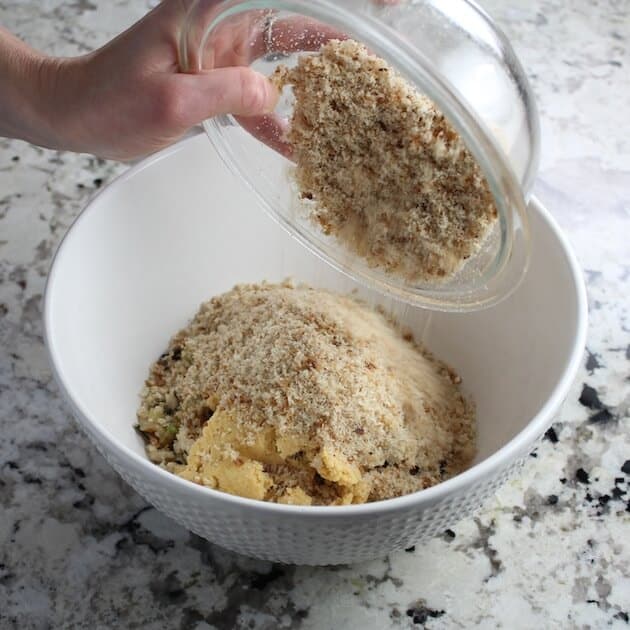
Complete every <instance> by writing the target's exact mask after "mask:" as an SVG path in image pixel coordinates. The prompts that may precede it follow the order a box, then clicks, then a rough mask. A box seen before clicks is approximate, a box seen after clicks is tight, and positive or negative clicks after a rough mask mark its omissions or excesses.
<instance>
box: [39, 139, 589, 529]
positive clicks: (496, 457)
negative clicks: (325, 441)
mask: <svg viewBox="0 0 630 630" xmlns="http://www.w3.org/2000/svg"><path fill="white" fill-rule="evenodd" d="M200 138H202V139H201V140H200ZM195 141H205V138H203V137H202V136H198V135H195V136H193V137H188V138H184V139H183V140H180V141H179V142H177V143H175V144H173V145H172V146H170V147H168V148H166V149H163V150H162V151H159V152H158V153H155V154H153V155H151V156H149V157H147V158H145V159H144V160H142V161H141V162H139V163H138V164H136V165H134V166H132V167H131V168H130V169H129V170H127V171H125V172H124V173H122V174H121V175H120V176H118V177H117V178H116V179H114V180H113V181H112V182H111V183H110V184H109V185H107V186H106V187H105V188H103V189H102V190H100V191H99V192H98V193H96V194H95V195H94V196H93V197H92V198H91V199H90V200H89V201H88V203H87V205H86V206H85V208H84V209H83V210H82V211H81V212H80V214H79V215H78V216H77V217H76V219H75V220H74V221H73V222H72V224H71V225H70V227H69V228H68V230H67V231H66V234H65V235H64V237H63V238H62V240H61V242H60V244H59V246H58V248H57V251H56V253H55V255H54V257H53V260H52V263H51V267H50V271H49V274H48V278H47V281H46V287H45V290H44V343H45V346H46V349H47V351H48V356H49V359H50V363H51V367H52V372H53V376H54V378H55V381H56V382H57V385H58V387H59V389H60V391H61V393H62V395H63V397H64V398H65V399H66V401H67V402H68V403H69V405H70V407H71V409H72V410H73V412H74V416H75V417H76V418H77V420H79V421H80V423H81V424H83V425H88V426H89V427H90V429H91V431H92V432H93V433H94V434H96V435H97V436H98V439H99V441H100V442H102V443H103V444H104V445H105V446H106V450H110V451H114V452H117V453H119V454H120V455H122V456H124V458H125V459H126V460H128V462H129V463H132V464H135V467H139V468H141V469H144V470H145V471H146V474H147V475H148V476H157V479H158V480H161V481H162V482H163V483H164V484H165V485H166V486H169V485H170V486H171V487H172V488H173V490H174V491H178V490H179V491H181V492H183V493H193V494H195V493H196V494H197V496H198V497H199V501H200V502H203V501H205V500H208V499H212V500H215V501H224V502H225V503H226V504H228V505H230V506H231V507H233V508H245V509H248V508H249V509H254V510H260V511H262V512H267V513H275V514H278V515H279V516H280V515H283V514H285V515H291V516H298V515H299V516H305V515H310V516H314V517H315V516H318V517H327V518H328V517H331V518H335V517H349V516H359V515H361V516H366V515H382V514H384V513H388V512H396V511H401V510H407V509H410V508H421V507H422V506H423V504H433V503H437V502H439V501H440V500H442V499H445V498H447V497H448V496H449V495H451V494H456V493H458V492H460V491H461V490H463V489H464V488H466V487H470V486H473V485H474V484H475V483H478V482H480V481H482V480H483V478H484V477H486V476H487V475H489V474H491V473H492V472H493V471H494V470H500V469H503V468H504V467H507V465H509V463H510V462H511V461H513V460H514V459H516V458H517V457H518V455H519V451H520V450H521V449H522V448H523V447H524V446H526V445H528V444H531V443H533V442H534V441H535V440H536V439H537V438H538V437H540V435H542V433H543V432H544V431H546V430H547V428H548V426H549V423H550V420H551V419H552V418H553V416H554V414H555V413H556V412H557V411H558V409H559V408H560V406H561V404H562V403H563V401H564V399H565V397H566V395H567V393H568V391H569V388H570V387H571V385H572V384H573V381H574V379H575V377H576V374H577V371H578V369H579V366H580V364H581V361H582V357H583V354H584V349H585V347H586V330H587V318H588V306H587V298H586V287H585V284H584V278H583V274H582V271H581V268H580V266H579V263H578V261H577V258H576V256H575V254H574V253H573V250H572V248H571V245H570V243H569V241H568V239H567V237H566V236H565V235H564V233H563V232H562V230H561V229H560V227H559V225H558V224H557V223H556V221H555V219H554V218H553V217H552V216H551V214H550V213H549V211H548V210H547V209H546V208H545V207H544V206H543V205H542V204H541V203H540V201H539V200H538V199H537V198H536V197H533V196H532V197H531V199H530V202H529V203H530V204H531V205H533V206H534V207H535V209H536V211H537V212H538V214H540V215H541V216H542V218H543V219H544V220H545V221H546V223H547V224H548V226H549V227H550V228H551V231H552V232H553V233H554V235H555V237H556V238H557V239H558V242H559V243H560V245H561V247H562V251H563V253H564V255H565V257H566V259H567V261H568V264H569V268H570V271H571V278H572V280H573V287H574V290H575V293H576V297H577V313H576V316H577V333H576V336H575V341H574V343H573V348H572V350H571V354H570V356H569V358H568V360H567V361H566V362H565V365H564V367H563V370H562V375H561V377H560V379H559V381H558V383H557V385H556V386H555V387H554V389H553V391H552V393H551V395H550V396H549V398H548V399H547V401H546V402H545V403H544V404H543V406H542V408H541V409H540V410H539V412H538V413H537V414H536V415H535V416H534V417H533V418H532V419H531V420H530V421H529V422H528V423H527V425H526V426H525V427H524V428H523V429H522V430H521V431H520V432H519V433H517V434H516V435H515V436H514V437H513V438H512V439H511V440H510V441H509V442H507V443H506V444H505V445H503V446H502V447H501V448H499V449H498V450H497V451H496V452H495V453H493V454H492V455H490V456H489V457H487V458H486V459H484V460H482V461H481V462H479V463H478V464H475V465H473V466H471V467H470V468H468V469H467V470H465V471H464V472H462V473H460V474H459V475H456V476H455V477H451V478H450V479H447V480H446V481H443V482H441V483H439V484H437V485H435V486H432V487H430V488H427V489H425V490H419V491H418V492H413V493H411V494H407V495H404V496H401V497H395V498H393V499H385V500H382V501H374V502H371V503H362V504H358V505H338V506H299V505H284V504H280V503H271V502H268V501H259V500H256V499H247V498H244V497H240V496H236V495H232V494H228V493H227V492H221V491H218V490H213V489H212V488H207V487H205V486H201V485H199V484H195V483H193V482H191V481H188V480H186V479H182V478H181V477H178V476H177V475H174V474H173V473H170V472H168V471H166V470H164V469H162V468H160V467H159V466H156V465H155V464H153V463H152V462H150V461H149V460H148V459H146V458H144V457H142V456H140V455H138V453H135V452H134V451H132V450H131V449H130V448H129V447H127V446H125V445H124V444H120V443H118V442H117V441H116V440H115V439H114V438H113V437H111V436H110V435H109V433H108V432H107V431H106V430H104V429H103V428H102V427H101V426H100V424H99V422H98V419H97V418H95V417H94V416H93V415H91V414H90V413H89V412H88V411H87V410H86V409H84V408H83V407H82V405H80V404H79V403H78V402H77V401H75V400H74V399H73V398H72V395H71V394H70V389H69V386H68V385H67V384H66V379H65V378H64V375H63V374H62V372H61V367H60V362H59V360H58V350H57V348H56V346H55V343H54V341H53V340H52V336H51V333H52V311H51V309H52V306H51V300H52V288H53V286H54V283H55V279H56V277H57V273H58V269H57V265H56V262H57V259H58V257H59V256H60V254H61V252H62V251H63V249H64V247H65V246H66V245H67V243H68V242H69V240H70V239H71V238H72V235H73V233H74V228H75V227H76V226H77V225H78V224H79V222H80V221H81V220H83V219H84V218H85V217H86V216H87V215H88V214H89V213H90V212H92V211H93V209H94V206H95V202H96V200H97V199H100V198H101V197H102V196H106V195H108V194H110V193H111V191H112V190H113V189H115V188H116V187H119V186H121V185H123V184H124V183H125V182H126V181H127V180H129V179H131V178H132V177H134V176H135V175H136V174H138V173H139V172H140V171H143V170H144V169H146V168H149V167H150V166H152V165H153V164H155V163H157V162H159V161H161V160H163V159H165V158H167V157H169V156H171V155H173V154H175V153H179V152H180V151H182V150H183V149H185V148H186V146H187V145H188V144H189V143H192V142H195ZM252 203H254V200H253V198H252ZM261 212H262V210H261ZM270 220H271V219H270ZM147 369H148V367H147Z"/></svg>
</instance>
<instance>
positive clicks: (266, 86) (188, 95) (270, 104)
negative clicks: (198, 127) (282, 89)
mask: <svg viewBox="0 0 630 630" xmlns="http://www.w3.org/2000/svg"><path fill="white" fill-rule="evenodd" d="M178 82H179V84H180V86H181V91H182V92H181V93H182V94H183V101H184V102H183V103H181V105H180V106H181V107H182V108H183V109H184V110H185V112H186V115H185V118H186V121H187V122H188V123H189V124H191V125H194V124H197V123H199V122H201V121H202V120H205V119H206V118H212V117H213V116H217V115H219V114H235V115H241V116H257V115H262V114H265V113H269V112H272V111H273V109H274V107H275V106H276V103H277V101H278V91H277V90H276V88H275V87H274V86H273V85H272V83H271V82H270V81H269V80H268V79H267V78H266V77H265V76H263V75H262V74H259V73H257V72H254V71H253V70H251V69H250V68H243V67H237V68H218V69H216V70H212V71H210V72H207V73H201V74H196V75H187V74H180V75H178Z"/></svg>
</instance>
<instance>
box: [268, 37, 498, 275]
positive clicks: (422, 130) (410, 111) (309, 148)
mask: <svg viewBox="0 0 630 630" xmlns="http://www.w3.org/2000/svg"><path fill="white" fill-rule="evenodd" d="M272 78H273V80H274V82H275V83H276V85H277V87H278V88H279V89H282V88H283V87H284V86H285V85H292V86H293V93H294V97H295V104H294V109H293V115H292V119H291V126H290V129H289V131H288V134H287V140H288V141H289V143H290V144H291V146H292V149H293V159H294V160H295V163H296V167H295V179H296V182H297V186H298V188H299V191H300V195H301V197H302V199H304V200H305V203H306V204H307V205H308V207H309V213H310V216H311V218H312V219H314V220H315V221H316V223H317V224H319V225H320V226H321V228H322V230H323V231H324V233H326V234H330V235H334V236H335V237H336V238H337V239H338V240H339V241H340V242H341V243H342V244H343V245H344V246H345V247H347V248H349V249H350V250H351V251H353V252H354V253H355V254H358V255H359V256H361V257H362V258H364V259H365V260H366V261H367V263H368V264H369V265H370V266H373V267H380V268H382V269H384V270H386V271H387V272H390V273H394V274H397V275H399V276H402V277H403V278H404V279H405V280H407V281H409V282H415V283H418V282H431V281H439V280H441V279H444V278H448V277H450V276H452V275H453V274H454V273H456V272H457V271H458V270H459V269H460V268H461V267H462V266H463V264H464V263H465V261H466V260H467V259H468V258H470V257H471V256H473V255H474V254H475V253H476V252H478V251H479V249H480V248H481V246H482V244H483V242H484V240H485V239H486V237H487V236H488V234H489V233H490V231H491V229H492V227H493V226H494V225H495V223H496V220H497V210H496V207H495V205H494V201H493V197H492V194H491V193H490V190H489V188H488V185H487V182H486V180H485V178H484V176H483V174H482V172H481V169H480V168H479V166H478V165H477V163H476V161H475V159H474V158H473V156H472V154H471V153H470V152H469V151H468V149H467V148H466V145H465V144H464V142H463V140H462V139H461V138H460V137H459V135H458V134H457V132H456V131H455V130H454V128H453V127H452V126H451V124H450V123H449V122H448V121H447V120H446V119H445V118H444V116H443V115H442V114H441V113H440V112H439V111H438V110H437V109H436V107H435V106H434V104H433V103H432V101H430V100H429V99H428V98H427V97H426V96H424V95H422V94H420V93H419V92H417V91H416V89H415V88H414V87H413V86H412V85H411V84H409V83H408V82H407V81H406V80H405V79H403V78H402V77H401V76H400V75H399V74H398V73H396V72H395V71H394V70H393V69H392V68H391V67H389V65H388V64H387V63H386V62H385V61H384V60H383V59H379V58H378V57H376V56H374V55H371V54H370V53H369V52H368V50H367V49H366V48H365V47H364V46H363V45H361V44H359V43H357V42H355V41H352V40H346V41H337V40H333V41H330V42H328V43H327V44H325V45H324V46H323V47H322V48H321V51H320V52H319V53H318V54H314V55H303V56H301V57H300V58H299V60H298V64H297V66H296V67H295V68H292V69H288V68H286V67H284V66H281V67H279V68H278V69H277V70H276V72H275V73H274V75H273V76H272Z"/></svg>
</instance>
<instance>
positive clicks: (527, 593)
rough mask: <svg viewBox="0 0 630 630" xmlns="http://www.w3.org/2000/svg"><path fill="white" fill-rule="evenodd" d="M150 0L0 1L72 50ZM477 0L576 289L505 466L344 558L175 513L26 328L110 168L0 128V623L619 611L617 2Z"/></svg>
mask: <svg viewBox="0 0 630 630" xmlns="http://www.w3.org/2000/svg"><path fill="white" fill-rule="evenodd" d="M149 4H150V3H148V2H146V1H145V0H115V1H113V2H99V3H97V2H91V1H90V0H37V1H35V0H0V22H1V23H4V24H5V25H6V26H8V27H9V28H10V29H12V30H14V31H15V32H17V33H18V34H19V35H21V36H22V37H24V38H25V39H26V40H28V41H29V42H31V43H32V44H33V45H35V46H38V47H40V48H42V49H45V50H47V51H49V52H51V53H55V54H64V55H70V54H76V53H80V52H83V51H86V50H89V49H91V48H92V47H94V46H97V45H99V44H100V43H102V42H104V41H106V40H107V38H109V37H110V36H112V35H113V34H115V33H117V32H119V31H120V30H121V29H123V28H124V27H125V26H127V25H128V24H130V23H132V22H133V21H134V20H136V19H137V18H139V17H140V16H141V15H142V14H143V13H144V12H145V11H146V9H147V8H148V5H149ZM482 4H483V5H484V6H485V7H486V8H487V10H488V11H489V12H490V13H491V14H492V15H493V16H494V17H495V18H496V19H497V20H498V21H499V22H500V24H502V26H503V27H504V28H505V30H506V31H507V33H508V35H509V36H510V37H511V39H512V41H513V42H514V45H515V47H516V49H517V52H518V53H519V55H520V57H521V59H522V61H523V63H524V65H525V67H526V68H527V70H528V74H529V76H530V78H531V80H532V83H533V86H534V89H535V91H536V94H537V96H538V99H539V104H540V110H541V114H542V122H543V134H544V138H543V151H542V163H541V170H540V176H539V179H538V182H537V186H536V192H537V194H538V195H539V196H540V198H541V199H542V200H543V202H544V203H545V204H546V205H547V206H548V207H549V208H550V209H551V210H552V212H553V214H554V215H555V216H556V217H557V218H558V219H559V221H560V222H561V224H562V226H563V227H564V229H565V230H566V231H567V233H568V235H569V237H570V239H571V241H572V242H573V245H574V246H575V249H576V251H577V253H578V256H579V258H580V260H581V263H582V265H583V267H584V269H585V270H586V278H587V283H588V292H589V298H590V329H589V335H588V352H587V354H586V356H585V357H584V363H583V366H582V368H581V370H580V372H579V376H578V378H577V381H576V383H575V385H574V387H573V389H572V391H571V394H570V398H569V400H568V403H567V405H566V407H565V409H564V411H563V413H562V415H561V416H560V417H559V418H558V419H557V422H556V423H555V424H554V425H553V427H552V429H551V430H550V431H549V432H548V433H547V436H546V439H544V440H543V441H542V442H541V443H540V445H539V446H538V448H537V449H536V451H535V452H534V453H532V457H530V458H529V460H528V462H527V464H526V466H525V467H524V469H523V471H522V473H521V474H520V476H519V477H518V478H516V479H514V480H513V481H512V482H511V483H510V484H509V485H508V486H507V487H504V488H503V489H502V490H501V491H500V492H499V493H498V494H497V496H496V498H495V499H494V500H492V501H491V502H490V504H489V505H487V506H486V508H485V509H484V510H483V511H482V512H481V513H480V514H479V515H478V516H477V517H476V518H474V519H471V520H467V521H463V522H461V523H460V524H459V525H458V526H457V527H455V528H454V529H453V530H452V531H450V530H449V531H447V532H445V533H444V535H443V536H441V537H440V538H437V539H435V540H433V541H432V542H431V543H429V544H427V545H425V546H422V547H421V548H420V547H419V548H416V549H410V550H408V552H406V553H400V554H396V555H392V556H391V557H389V558H386V559H382V560H378V561H374V562H371V563H368V564H362V565H358V566H352V567H347V566H342V567H336V568H325V569H312V568H300V567H283V566H274V565H271V564H269V563H265V562H258V561H254V560H249V559H247V558H243V557H239V556H236V555H234V554H232V553H229V552H226V551H223V550H221V549H220V548H217V547H215V546H213V545H212V544H210V543H208V542H206V541H204V540H202V539H200V538H197V537H196V536H193V535H191V534H189V533H188V532H187V531H186V530H184V529H183V528H181V527H179V526H177V525H175V524H174V523H172V522H171V521H169V520H168V519H167V518H166V517H163V516H162V515H161V514H160V513H158V512H157V511H156V510H154V509H153V508H151V507H149V506H148V505H147V504H146V503H145V502H144V501H143V500H142V499H141V498H140V497H139V496H138V495H136V494H135V492H134V491H132V490H131V489H130V488H129V487H128V486H127V485H126V484H125V483H123V482H122V481H121V480H120V479H119V478H118V476H117V475H116V474H115V473H114V472H113V471H112V470H111V469H110V468H109V467H108V465H107V464H106V463H105V462H104V460H103V459H102V458H101V457H100V456H99V455H98V454H97V453H96V451H95V449H94V448H93V447H92V446H91V444H90V443H89V442H88V440H87V439H86V438H85V437H84V435H83V434H82V433H80V432H79V431H78V430H77V428H76V426H75V425H74V423H73V422H72V421H71V419H70V414H69V411H68V408H67V407H66V405H65V404H64V403H63V402H62V401H61V400H60V397H59V394H58V392H57V389H56V387H55V385H54V383H53V381H52V378H51V372H50V368H49V366H48V362H47V358H46V355H45V352H44V347H43V341H42V324H41V298H42V292H43V290H44V283H45V280H46V273H47V270H48V267H49V264H50V260H51V256H52V254H53V252H54V250H55V248H56V246H57V244H58V243H59V240H60V239H61V238H62V236H63V234H64V232H65V230H66V228H67V227H68V225H69V224H70V222H71V221H72V219H73V218H74V217H75V216H76V215H77V213H78V212H79V210H80V209H81V207H82V206H83V205H84V204H85V202H86V201H87V200H88V198H89V197H90V195H91V194H92V193H93V192H94V191H95V190H96V189H98V188H99V187H101V186H103V185H105V184H106V183H107V182H108V181H110V180H111V179H112V177H114V176H115V175H116V174H117V173H120V172H122V171H123V170H124V167H123V166H121V165H117V164H113V163H105V162H103V161H100V160H97V159H95V158H92V157H87V156H77V155H69V154H64V153H56V152H52V151H44V150H40V149H37V148H33V147H29V146H27V145H25V144H23V143H20V142H10V141H6V140H0V340H1V350H0V427H1V433H0V627H2V628H20V629H30V628H84V627H90V628H181V629H187V628H200V629H201V628H219V629H229V628H258V629H263V628H265V629H272V628H274V629H275V628H363V629H365V630H370V629H381V628H411V627H426V628H432V629H438V628H468V627H480V628H496V627H503V628H603V627H617V628H623V627H628V616H629V615H630V573H629V570H630V569H629V567H630V420H629V407H630V319H629V294H630V127H629V125H628V113H629V112H630V4H628V2H625V1H623V0H599V1H598V2H590V0H576V2H566V1H561V0H547V1H543V0H531V1H530V0H485V1H483V2H482ZM0 90H1V80H0Z"/></svg>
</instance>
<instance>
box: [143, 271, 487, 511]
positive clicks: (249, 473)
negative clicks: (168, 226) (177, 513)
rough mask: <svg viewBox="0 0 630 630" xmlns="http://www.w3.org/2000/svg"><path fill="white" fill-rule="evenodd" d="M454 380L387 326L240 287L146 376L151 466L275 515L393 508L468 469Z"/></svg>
mask: <svg viewBox="0 0 630 630" xmlns="http://www.w3.org/2000/svg"><path fill="white" fill-rule="evenodd" d="M459 382H460V379H459V378H458V376H457V375H456V374H455V373H454V372H453V371H452V370H451V369H450V368H449V367H448V366H446V365H445V364H444V363H442V362H440V361H439V360H437V359H436V358H434V357H433V356H432V355H431V354H430V353H429V352H427V351H426V350H425V349H424V348H422V347H421V346H420V345H418V344H417V343H416V342H414V340H413V337H412V336H411V335H410V334H408V333H405V332H404V331H402V330H401V329H400V328H399V327H398V326H397V325H396V324H395V323H394V322H393V321H392V320H391V319H389V318H388V317H387V316H386V315H385V314H383V313H381V312H379V311H377V310H374V309H372V308H370V307H368V306H367V305H365V304H363V303H362V302H360V301H358V300H357V299H355V298H353V297H345V296H340V295H336V294H334V293H332V292H329V291H325V290H321V289H314V288H310V287H308V286H303V285H300V286H295V285H293V284H292V283H290V282H285V283H283V284H266V283H263V284H259V285H256V284H250V285H241V286H236V287H235V288H234V289H232V290H231V291H228V292H227V293H224V294H223V295H219V296H218V297H215V298H213V299H211V300H210V301H209V302H206V303H205V304H203V305H202V306H201V308H200V309H199V312H198V313H197V315H196V316H195V318H194V319H193V320H192V322H191V323H190V324H189V325H188V326H187V327H186V328H184V329H183V330H181V331H180V332H179V333H177V334H176V335H175V337H173V339H172V340H171V342H170V344H169V347H168V349H167V350H166V352H164V354H163V355H162V356H161V357H160V358H159V359H158V361H157V362H156V363H155V364H154V365H153V366H152V367H151V370H150V375H149V378H148V380H147V381H146V386H145V388H144V390H143V392H142V403H141V406H140V409H139V411H138V428H139V430H140V432H141V433H142V435H143V436H144V437H145V439H146V450H147V453H148V456H149V458H150V459H151V460H152V461H153V462H155V463H156V464H159V465H160V466H163V467H165V468H166V469H167V470H170V471H172V472H173V473H176V474H178V475H180V476H181V477H184V478H185V479H188V480H190V481H193V482H195V483H198V484H202V485H205V486H208V487H210V488H216V489H218V490H222V491H224V492H229V493H232V494H236V495H240V496H243V497H249V498H253V499H262V500H266V501H274V502H278V503H288V504H297V505H341V504H349V503H363V502H366V501H376V500H379V499H387V498H390V497H396V496H400V495H403V494H407V493H410V492H414V491H417V490H421V489H423V488H427V487H428V486H431V485H433V484H436V483H438V482H440V481H442V480H444V479H447V478H448V477H451V476H453V475H455V474H457V473H459V472H460V471H462V470H464V469H465V468H466V467H467V466H468V465H469V464H470V462H471V460H472V458H473V456H474V441H475V439H474V438H475V425H474V408H473V406H472V404H471V403H470V402H468V401H467V399H466V398H465V397H464V395H463V394H462V392H461V391H460V387H459Z"/></svg>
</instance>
